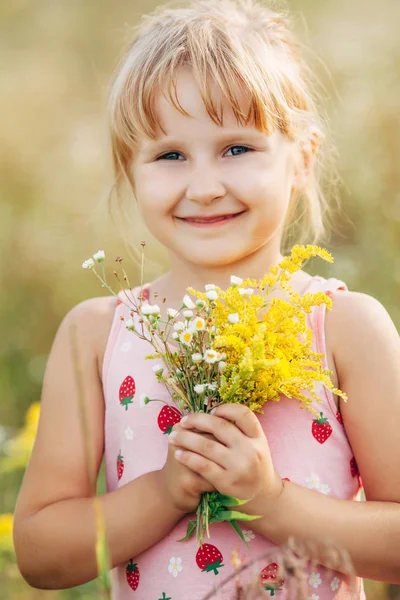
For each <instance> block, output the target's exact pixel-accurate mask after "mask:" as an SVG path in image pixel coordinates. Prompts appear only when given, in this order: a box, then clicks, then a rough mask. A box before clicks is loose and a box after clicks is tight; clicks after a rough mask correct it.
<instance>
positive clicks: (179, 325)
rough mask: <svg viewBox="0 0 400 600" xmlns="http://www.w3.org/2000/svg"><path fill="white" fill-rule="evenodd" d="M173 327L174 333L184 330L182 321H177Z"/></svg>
mask: <svg viewBox="0 0 400 600" xmlns="http://www.w3.org/2000/svg"><path fill="white" fill-rule="evenodd" d="M173 327H174V329H175V331H183V330H184V329H185V323H184V322H183V321H177V322H176V323H175V324H174V326H173Z"/></svg>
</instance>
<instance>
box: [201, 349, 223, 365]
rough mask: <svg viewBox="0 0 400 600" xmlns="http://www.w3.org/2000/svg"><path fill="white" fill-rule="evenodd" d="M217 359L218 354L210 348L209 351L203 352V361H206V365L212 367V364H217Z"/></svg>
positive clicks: (218, 357)
mask: <svg viewBox="0 0 400 600" xmlns="http://www.w3.org/2000/svg"><path fill="white" fill-rule="evenodd" d="M219 359H220V355H219V352H216V351H215V350H213V349H212V348H210V349H209V350H206V351H205V352H204V360H205V361H206V363H209V364H211V365H212V364H213V363H215V362H217V361H218V360H219Z"/></svg>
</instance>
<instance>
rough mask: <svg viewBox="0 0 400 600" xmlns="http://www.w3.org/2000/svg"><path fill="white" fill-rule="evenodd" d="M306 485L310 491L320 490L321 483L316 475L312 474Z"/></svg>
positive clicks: (307, 478)
mask: <svg viewBox="0 0 400 600" xmlns="http://www.w3.org/2000/svg"><path fill="white" fill-rule="evenodd" d="M306 484H307V487H308V489H310V490H319V486H320V485H321V482H320V480H319V477H318V475H317V474H316V473H311V475H310V477H306Z"/></svg>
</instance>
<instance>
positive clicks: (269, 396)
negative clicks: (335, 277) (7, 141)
mask: <svg viewBox="0 0 400 600" xmlns="http://www.w3.org/2000/svg"><path fill="white" fill-rule="evenodd" d="M315 256H319V257H320V258H322V259H324V260H326V261H328V262H333V258H332V256H331V255H330V254H329V252H328V251H327V250H325V249H322V248H319V247H318V246H294V247H293V249H292V251H291V254H290V255H289V256H287V257H285V258H284V259H283V260H282V261H281V262H280V263H279V264H278V265H276V266H272V267H271V268H270V269H269V271H268V272H267V273H266V275H265V276H264V277H263V278H262V279H260V280H258V281H257V280H255V279H250V278H249V279H246V280H243V279H241V278H239V277H235V276H232V277H231V280H230V286H229V287H228V288H227V289H226V290H223V289H221V288H219V287H217V286H216V285H214V284H211V283H210V284H208V285H206V286H205V290H204V291H197V290H194V289H192V288H188V289H187V292H188V294H187V295H185V296H184V298H183V300H182V305H181V307H180V308H179V309H178V310H174V309H172V308H169V309H168V310H167V317H166V319H163V318H162V317H161V311H160V307H159V306H158V305H151V304H149V302H145V301H143V299H142V298H143V295H142V294H141V295H140V300H139V301H135V300H130V299H129V297H128V296H126V298H127V301H126V302H127V304H128V306H129V309H130V315H131V317H133V316H134V315H135V314H136V315H137V316H138V317H139V319H138V320H137V321H136V325H135V322H134V320H133V318H130V319H129V320H127V321H125V326H126V327H127V329H128V330H130V331H132V333H133V334H134V335H136V336H138V337H139V338H140V339H142V340H147V341H148V342H149V343H150V344H151V346H152V347H153V352H152V353H151V354H149V355H148V356H147V357H146V358H148V359H157V360H158V359H159V360H160V362H159V363H157V364H156V365H154V367H153V370H154V373H155V376H156V377H157V379H158V381H160V382H162V383H163V384H164V385H165V386H166V388H167V390H168V391H169V393H170V396H171V400H172V402H173V404H174V405H175V407H176V408H177V409H178V410H179V412H180V413H181V414H182V415H184V414H188V413H191V412H206V413H208V412H210V411H211V410H212V409H213V408H215V407H216V406H219V405H220V404H223V403H234V402H237V403H242V404H245V405H247V406H248V407H249V408H250V410H252V411H254V412H258V413H262V412H263V405H264V404H265V403H266V402H268V401H274V402H277V401H279V399H280V397H281V395H285V396H287V397H288V398H294V399H297V400H298V401H299V403H300V407H301V408H305V409H307V410H310V411H311V412H312V413H314V414H315V415H316V417H319V414H318V413H317V411H316V410H315V408H314V407H313V406H312V402H313V400H315V401H316V402H321V400H320V399H319V397H318V395H317V393H316V390H315V384H316V383H317V382H319V383H322V384H323V385H325V386H326V387H327V388H328V389H330V390H332V392H333V393H336V394H338V395H339V396H341V397H342V398H343V399H344V400H346V395H345V394H344V393H343V392H341V391H340V390H338V389H336V388H335V387H334V386H333V384H332V382H331V380H330V375H331V372H330V371H329V370H328V369H325V368H324V366H323V355H322V354H320V353H317V352H314V351H313V350H312V349H311V348H312V330H311V329H310V328H309V327H308V326H307V320H306V314H307V313H309V312H310V311H311V308H312V307H313V306H318V305H321V304H325V305H326V306H327V308H328V309H331V307H332V302H331V299H330V298H329V297H328V296H327V295H326V294H324V293H322V292H318V293H306V294H304V295H302V296H301V295H300V294H299V293H297V292H295V291H294V290H293V289H292V288H291V286H290V279H291V277H292V275H293V273H295V272H296V271H299V270H300V269H301V267H302V265H303V263H304V262H305V261H306V260H308V259H309V258H310V257H315ZM104 258H105V256H104V252H103V251H99V252H97V253H96V254H94V255H93V258H90V259H88V260H87V261H85V262H84V263H83V265H82V266H83V267H84V268H86V269H90V270H91V271H93V272H94V273H95V275H96V276H97V277H98V278H99V279H100V280H101V282H102V285H103V287H106V288H107V289H108V290H109V291H110V292H112V293H113V294H114V295H116V293H115V292H114V291H113V290H112V289H111V287H110V286H109V285H108V284H107V281H106V276H105V271H104ZM117 261H119V262H120V261H121V259H117ZM98 265H99V266H100V267H101V269H102V274H100V273H99V272H98V270H97V266H98ZM114 274H115V275H116V276H117V278H118V275H117V273H116V272H114ZM118 280H119V278H118ZM124 281H127V282H128V284H129V281H128V278H127V276H126V273H125V271H124ZM142 286H143V259H142ZM121 287H122V286H121ZM276 291H280V296H279V297H278V296H277V294H276V293H275V292H276ZM137 323H139V327H138V325H137ZM172 340H174V341H175V344H172V343H171V341H172ZM152 401H156V400H152V399H151V398H146V399H145V402H146V403H148V402H152ZM244 503H245V501H243V500H238V499H236V498H233V497H230V496H229V497H228V496H224V495H222V494H220V493H219V492H211V493H204V494H203V495H202V498H201V502H200V505H199V507H198V509H197V513H196V514H197V518H196V519H194V520H192V521H190V522H189V525H188V529H187V534H186V536H185V538H183V540H181V541H184V540H187V539H189V538H190V537H191V536H192V535H193V534H194V533H195V532H196V537H197V539H198V541H199V543H200V545H201V544H203V541H204V535H205V533H206V532H207V535H208V537H209V526H210V525H211V524H212V523H215V522H221V521H227V522H229V524H230V525H231V526H232V527H233V529H234V530H235V531H236V532H237V533H238V535H239V536H240V538H241V539H242V540H243V541H244V542H245V538H244V535H243V533H242V530H241V529H240V527H239V526H238V523H237V521H238V520H242V521H248V520H251V519H254V518H258V517H257V516H254V515H247V514H244V513H241V512H239V511H238V510H234V507H235V506H236V507H237V506H240V505H242V504H244ZM245 543H246V542H245Z"/></svg>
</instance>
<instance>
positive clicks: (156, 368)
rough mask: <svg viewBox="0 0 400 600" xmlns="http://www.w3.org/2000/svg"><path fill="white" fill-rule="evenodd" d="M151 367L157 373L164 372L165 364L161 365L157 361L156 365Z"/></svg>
mask: <svg viewBox="0 0 400 600" xmlns="http://www.w3.org/2000/svg"><path fill="white" fill-rule="evenodd" d="M151 368H152V369H153V371H154V373H156V374H157V373H162V372H163V371H164V366H163V365H161V364H160V363H157V364H156V365H153V366H152V367H151Z"/></svg>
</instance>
